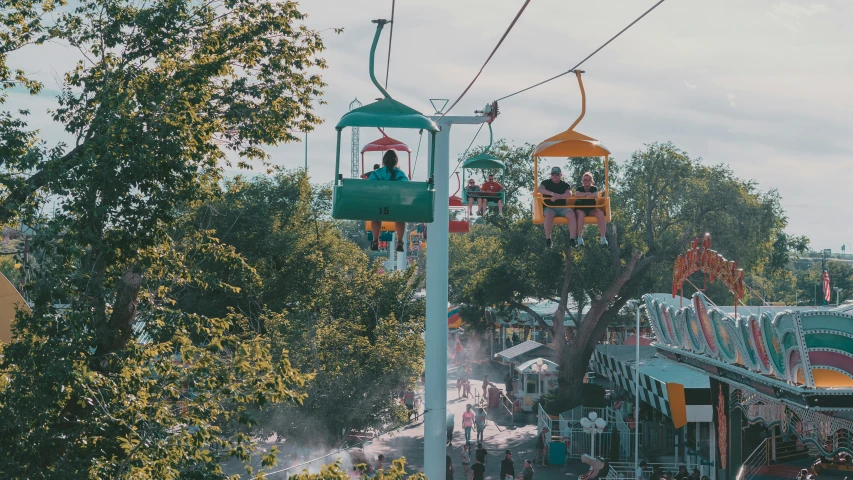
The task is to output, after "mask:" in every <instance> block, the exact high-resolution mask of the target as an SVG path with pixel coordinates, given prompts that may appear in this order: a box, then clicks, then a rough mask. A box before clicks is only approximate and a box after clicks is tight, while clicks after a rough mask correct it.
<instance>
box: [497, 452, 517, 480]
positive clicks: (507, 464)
mask: <svg viewBox="0 0 853 480" xmlns="http://www.w3.org/2000/svg"><path fill="white" fill-rule="evenodd" d="M514 478H515V465H514V464H513V463H512V450H507V451H506V456H505V457H504V459H503V460H501V477H500V480H513V479H514Z"/></svg>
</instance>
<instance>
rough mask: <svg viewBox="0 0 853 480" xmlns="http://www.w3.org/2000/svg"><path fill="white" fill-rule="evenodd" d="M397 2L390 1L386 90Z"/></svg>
mask: <svg viewBox="0 0 853 480" xmlns="http://www.w3.org/2000/svg"><path fill="white" fill-rule="evenodd" d="M396 4H397V0H391V30H390V32H389V33H388V63H386V64H385V89H386V90H387V89H388V73H389V72H390V71H391V40H392V39H393V38H394V7H395V6H396Z"/></svg>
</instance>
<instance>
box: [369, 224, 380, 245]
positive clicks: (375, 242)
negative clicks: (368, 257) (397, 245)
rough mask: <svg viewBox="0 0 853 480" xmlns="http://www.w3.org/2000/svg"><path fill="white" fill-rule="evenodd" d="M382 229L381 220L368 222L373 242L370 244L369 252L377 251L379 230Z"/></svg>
mask: <svg viewBox="0 0 853 480" xmlns="http://www.w3.org/2000/svg"><path fill="white" fill-rule="evenodd" d="M381 228H382V221H381V220H371V221H370V232H371V233H372V234H373V242H371V244H370V249H371V250H379V230H380V229H381Z"/></svg>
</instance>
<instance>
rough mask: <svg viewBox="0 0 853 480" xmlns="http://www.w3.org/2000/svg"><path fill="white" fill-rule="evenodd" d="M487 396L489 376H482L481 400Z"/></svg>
mask: <svg viewBox="0 0 853 480" xmlns="http://www.w3.org/2000/svg"><path fill="white" fill-rule="evenodd" d="M488 394H489V376H488V375H484V376H483V398H486V396H487V395H488Z"/></svg>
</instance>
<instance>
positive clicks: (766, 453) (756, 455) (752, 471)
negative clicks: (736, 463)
mask: <svg viewBox="0 0 853 480" xmlns="http://www.w3.org/2000/svg"><path fill="white" fill-rule="evenodd" d="M767 440H768V439H766V438H765V439H764V440H762V442H761V443H760V444H759V445H758V448H756V449H755V450H753V451H752V453H750V454H749V457H747V458H746V460H744V461H743V465H742V466H741V467H740V470H738V472H737V477H736V480H751V479H752V477H754V476H756V475H757V474H758V470H759V469H760V468H761V467H763V466H765V465H769V464H770V449H769V448H768V445H769V443H768V442H767Z"/></svg>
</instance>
